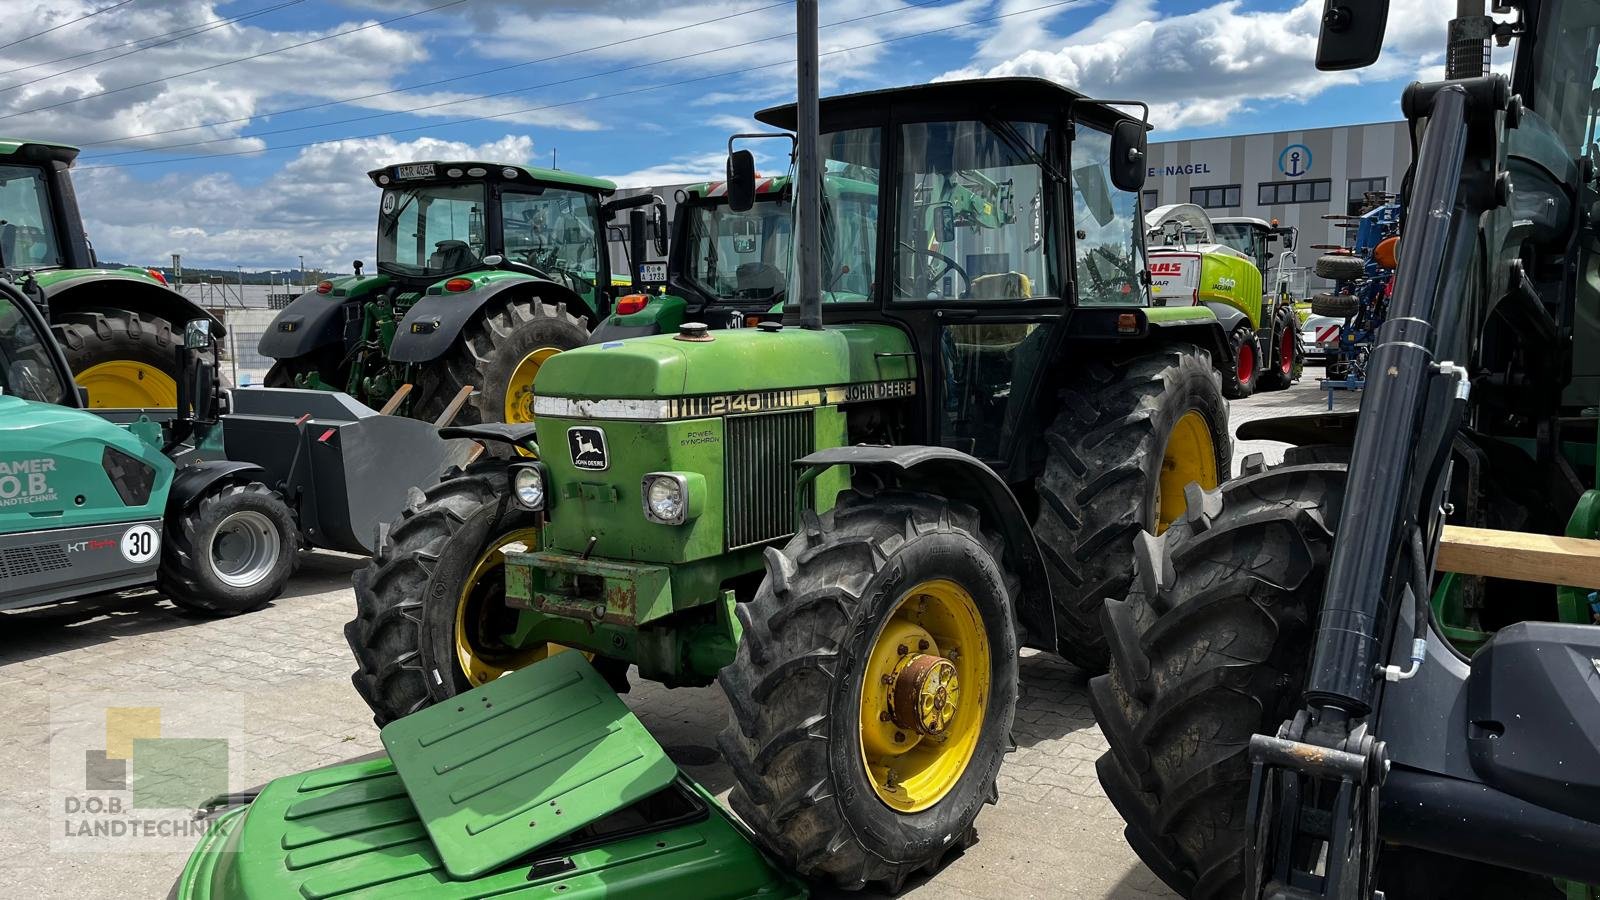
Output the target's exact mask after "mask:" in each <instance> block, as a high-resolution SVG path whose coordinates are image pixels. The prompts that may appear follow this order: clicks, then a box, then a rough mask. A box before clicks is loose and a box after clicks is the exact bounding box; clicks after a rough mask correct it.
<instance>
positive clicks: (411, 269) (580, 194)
mask: <svg viewBox="0 0 1600 900" xmlns="http://www.w3.org/2000/svg"><path fill="white" fill-rule="evenodd" d="M367 177H369V178H371V179H372V182H373V183H374V184H376V185H377V186H378V187H380V188H383V197H382V199H381V200H380V201H379V205H378V272H379V273H380V274H382V275H387V276H389V277H390V278H392V279H394V281H395V282H396V283H397V284H399V285H402V286H405V287H410V288H413V289H416V290H424V289H426V288H427V287H429V286H430V285H433V284H435V283H436V282H439V281H443V280H445V279H449V278H452V277H456V276H461V275H466V274H468V273H471V272H475V271H478V270H482V269H489V268H496V267H499V268H504V269H506V270H509V271H516V272H524V273H527V274H533V275H537V276H539V277H543V278H546V279H547V280H550V281H554V282H557V283H559V284H562V285H564V286H565V287H567V288H569V289H571V290H572V291H573V292H574V293H576V294H578V295H579V296H581V297H583V298H584V299H585V300H586V301H588V303H589V304H590V305H591V306H592V307H593V308H597V309H598V308H599V307H600V306H601V305H602V304H605V303H608V302H609V300H608V298H607V297H606V291H607V288H609V286H610V284H611V272H610V267H609V255H608V254H607V252H606V247H605V222H604V219H603V218H602V208H603V206H604V201H605V199H606V198H607V197H608V196H609V195H610V194H611V192H612V191H614V190H615V189H616V186H615V185H613V184H611V183H610V182H608V181H603V180H601V179H598V178H588V177H585V176H581V175H573V174H569V173H566V172H557V171H552V170H545V169H529V168H524V167H521V166H508V165H503V164H500V163H486V162H417V163H406V164H404V165H396V166H389V167H387V168H383V169H376V170H374V171H372V172H368V173H367ZM496 257H498V260H496V259H495V258H496Z"/></svg>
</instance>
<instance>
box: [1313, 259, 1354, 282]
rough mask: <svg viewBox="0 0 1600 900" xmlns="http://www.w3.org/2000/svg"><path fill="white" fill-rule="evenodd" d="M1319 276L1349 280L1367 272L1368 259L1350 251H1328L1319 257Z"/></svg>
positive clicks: (1332, 279)
mask: <svg viewBox="0 0 1600 900" xmlns="http://www.w3.org/2000/svg"><path fill="white" fill-rule="evenodd" d="M1316 271H1317V277H1318V278H1326V279H1328V280H1330V281H1348V280H1349V279H1352V278H1360V277H1361V276H1362V275H1365V274H1366V273H1367V263H1366V260H1364V259H1362V258H1361V257H1359V256H1355V255H1353V254H1349V253H1328V254H1324V255H1322V256H1319V257H1317V262H1316Z"/></svg>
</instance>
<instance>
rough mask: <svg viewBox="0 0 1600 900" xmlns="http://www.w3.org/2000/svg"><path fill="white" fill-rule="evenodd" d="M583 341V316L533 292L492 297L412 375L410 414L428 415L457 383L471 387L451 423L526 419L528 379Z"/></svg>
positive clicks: (530, 400)
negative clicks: (452, 342)
mask: <svg viewBox="0 0 1600 900" xmlns="http://www.w3.org/2000/svg"><path fill="white" fill-rule="evenodd" d="M588 340H589V320H588V318H587V317H585V316H578V315H573V314H572V313H570V312H568V311H567V305H566V304H565V303H545V302H542V301H541V300H539V299H538V298H537V297H519V298H513V299H510V300H504V301H498V302H492V303H491V304H490V305H489V306H488V307H486V308H485V309H484V310H483V312H482V313H480V314H479V315H478V317H477V318H476V319H474V320H473V321H472V322H469V323H468V324H467V327H466V328H465V329H464V330H463V332H462V335H461V339H460V340H458V341H457V342H456V346H454V347H452V348H451V349H450V351H449V352H448V353H447V354H445V357H444V358H443V359H442V360H438V361H435V362H433V363H430V364H428V365H426V366H424V367H423V371H422V373H421V374H420V375H419V376H418V378H417V399H416V401H415V402H414V405H413V407H412V408H413V409H414V410H415V413H414V416H415V417H416V418H419V419H428V420H434V419H437V418H438V417H439V415H440V414H441V413H442V412H444V410H445V407H446V406H447V405H448V404H449V403H450V401H451V400H453V399H454V398H455V396H456V394H457V393H458V392H459V391H460V390H461V388H462V386H463V385H468V384H470V385H472V386H473V387H474V388H476V390H475V391H474V392H473V394H472V398H471V399H470V400H468V401H467V403H466V405H465V406H463V407H462V408H461V412H460V413H459V414H458V415H457V416H456V422H457V423H458V424H462V425H469V424H475V423H478V422H532V421H533V379H534V376H535V375H536V374H537V373H538V371H539V367H540V366H541V365H543V364H544V362H545V360H547V359H549V358H550V357H552V356H554V355H555V354H557V353H559V352H561V351H562V350H571V349H572V348H573V347H580V346H582V345H583V344H584V343H585V342H586V341H588Z"/></svg>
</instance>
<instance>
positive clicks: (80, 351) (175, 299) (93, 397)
mask: <svg viewBox="0 0 1600 900" xmlns="http://www.w3.org/2000/svg"><path fill="white" fill-rule="evenodd" d="M77 157H78V149H77V148H76V147H69V146H67V145H65V144H54V143H48V142H44V141H25V140H10V139H4V138H0V270H3V271H4V272H6V273H8V274H7V277H9V278H10V279H11V280H12V282H14V283H15V284H16V285H17V286H18V287H19V288H21V289H22V290H24V291H25V292H27V293H28V294H29V296H30V299H31V300H32V301H33V303H34V305H36V306H37V307H39V309H40V310H41V311H42V312H43V313H44V315H45V319H46V321H48V322H49V323H50V326H51V329H52V330H53V331H54V332H55V336H56V340H57V341H58V342H59V343H60V344H61V347H62V351H63V353H65V355H66V360H67V366H68V368H69V370H70V371H71V372H72V374H73V378H74V379H75V380H76V382H77V384H78V386H79V387H81V388H83V389H84V390H85V391H87V392H88V395H89V400H88V403H89V406H91V407H93V408H95V409H139V408H165V409H171V408H173V407H174V406H176V405H177V402H178V381H179V377H180V371H179V361H180V356H181V354H179V353H178V352H177V351H178V350H179V348H180V347H181V345H182V342H183V326H184V324H185V323H187V322H191V321H194V320H196V319H209V320H211V321H212V322H213V323H214V324H215V325H217V327H218V328H220V323H217V322H216V319H215V317H214V316H212V315H211V314H210V313H208V312H206V311H205V310H204V309H202V308H201V307H200V306H198V305H197V304H195V303H194V301H192V300H190V299H188V298H187V297H185V296H183V295H182V294H180V293H178V292H177V291H175V290H173V289H172V288H170V287H168V286H167V281H166V278H165V277H164V276H163V275H162V274H161V273H160V272H157V271H156V270H154V269H142V268H137V267H132V266H129V267H121V268H107V267H105V266H102V265H100V263H99V261H98V260H97V259H96V258H95V252H94V247H93V246H92V245H91V244H90V243H89V239H88V237H87V234H86V232H85V231H84V227H83V219H82V217H81V216H80V215H79V213H78V200H77V194H76V193H75V192H74V190H73V186H72V177H71V172H70V170H71V168H72V163H73V161H74V160H75V159H77Z"/></svg>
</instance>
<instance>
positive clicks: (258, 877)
mask: <svg viewBox="0 0 1600 900" xmlns="http://www.w3.org/2000/svg"><path fill="white" fill-rule="evenodd" d="M383 739H384V744H385V745H386V746H387V747H388V748H389V752H390V757H389V758H388V759H375V760H367V761H360V762H352V763H346V764H344V765H340V766H335V767H333V768H329V769H320V770H316V771H312V772H305V773H301V774H299V775H291V776H288V777H286V778H280V779H278V780H277V781H274V782H272V783H271V784H269V785H267V786H266V787H265V788H263V789H262V790H261V792H260V793H259V794H258V795H257V796H256V797H255V799H254V800H253V801H252V802H251V803H250V805H249V806H245V807H241V808H236V809H233V810H230V811H228V812H226V813H224V814H222V815H221V816H219V817H218V818H217V819H215V820H214V822H213V825H212V827H211V828H210V829H209V830H208V831H207V833H206V836H205V837H204V838H203V839H202V840H201V842H200V846H199V847H198V848H197V849H196V850H195V853H194V855H193V856H192V857H191V858H190V860H189V864H188V865H187V866H186V867H185V868H184V871H183V874H182V876H181V877H180V878H179V879H178V883H177V885H176V886H175V888H174V891H173V896H174V897H176V898H178V900H224V898H226V900H236V898H245V900H250V898H260V900H269V898H270V900H277V898H283V897H300V898H306V900H331V898H341V900H355V898H379V897H384V898H387V897H425V898H433V900H443V898H451V900H456V898H469V897H470V898H480V897H504V898H529V900H532V898H550V897H560V898H563V900H576V898H596V900H598V898H605V897H640V898H644V897H649V898H652V900H656V898H659V900H701V898H704V900H733V898H744V897H750V898H757V897H759V898H771V900H787V898H794V900H800V898H803V897H805V889H804V888H803V887H801V886H800V885H799V884H797V883H795V882H794V881H793V880H792V879H790V878H789V877H788V876H786V875H784V874H783V873H782V872H780V871H779V870H777V869H776V868H774V867H773V866H772V865H771V863H769V862H768V861H767V859H766V858H765V857H763V856H762V855H761V853H760V851H758V850H756V848H755V847H754V845H753V844H751V843H750V839H749V837H748V835H747V834H746V833H745V832H744V831H743V830H742V829H741V828H740V826H738V825H736V824H735V823H734V822H733V821H732V820H731V819H729V818H728V817H727V816H726V815H725V814H723V813H722V812H721V810H720V809H719V808H718V807H717V805H716V802H715V801H714V800H712V799H711V797H710V795H709V794H707V793H706V792H705V790H704V789H703V788H701V787H700V786H698V785H695V784H694V783H692V782H690V781H688V780H687V779H685V778H682V777H681V776H679V775H678V773H677V768H676V766H674V765H673V764H672V762H671V761H670V760H668V759H667V757H666V753H665V751H663V750H662V749H661V747H660V746H659V745H658V744H656V743H655V741H654V740H653V739H652V738H651V737H650V736H649V734H648V733H647V732H646V731H645V730H644V726H643V725H642V724H640V723H639V721H638V719H637V718H635V717H634V716H633V714H632V713H631V712H629V711H628V708H627V707H626V706H625V705H624V704H623V703H622V701H621V699H619V698H618V697H617V695H616V694H615V693H614V692H613V691H612V690H611V689H610V688H609V687H607V685H606V684H605V681H604V680H603V679H602V678H600V676H599V675H598V674H597V673H596V672H595V671H594V670H593V669H592V668H590V667H589V665H588V663H587V662H586V661H585V660H584V658H583V655H582V654H580V653H562V654H557V655H555V656H553V657H551V658H550V659H547V660H545V661H543V662H540V663H536V664H534V665H533V666H530V667H528V668H526V669H523V670H521V671H519V672H516V673H513V674H511V675H507V676H506V677H504V678H501V679H499V680H497V681H494V682H491V683H489V684H487V685H485V686H483V687H481V688H478V689H476V690H473V691H469V692H467V693H465V694H461V695H459V696H457V697H455V698H453V699H452V700H450V701H449V702H447V703H441V704H439V705H437V706H432V707H429V708H427V709H424V710H422V711H420V712H417V713H414V714H412V715H411V716H408V717H406V718H404V719H400V720H398V721H396V722H394V723H391V724H390V725H389V726H388V727H386V728H385V729H384V730H383Z"/></svg>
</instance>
